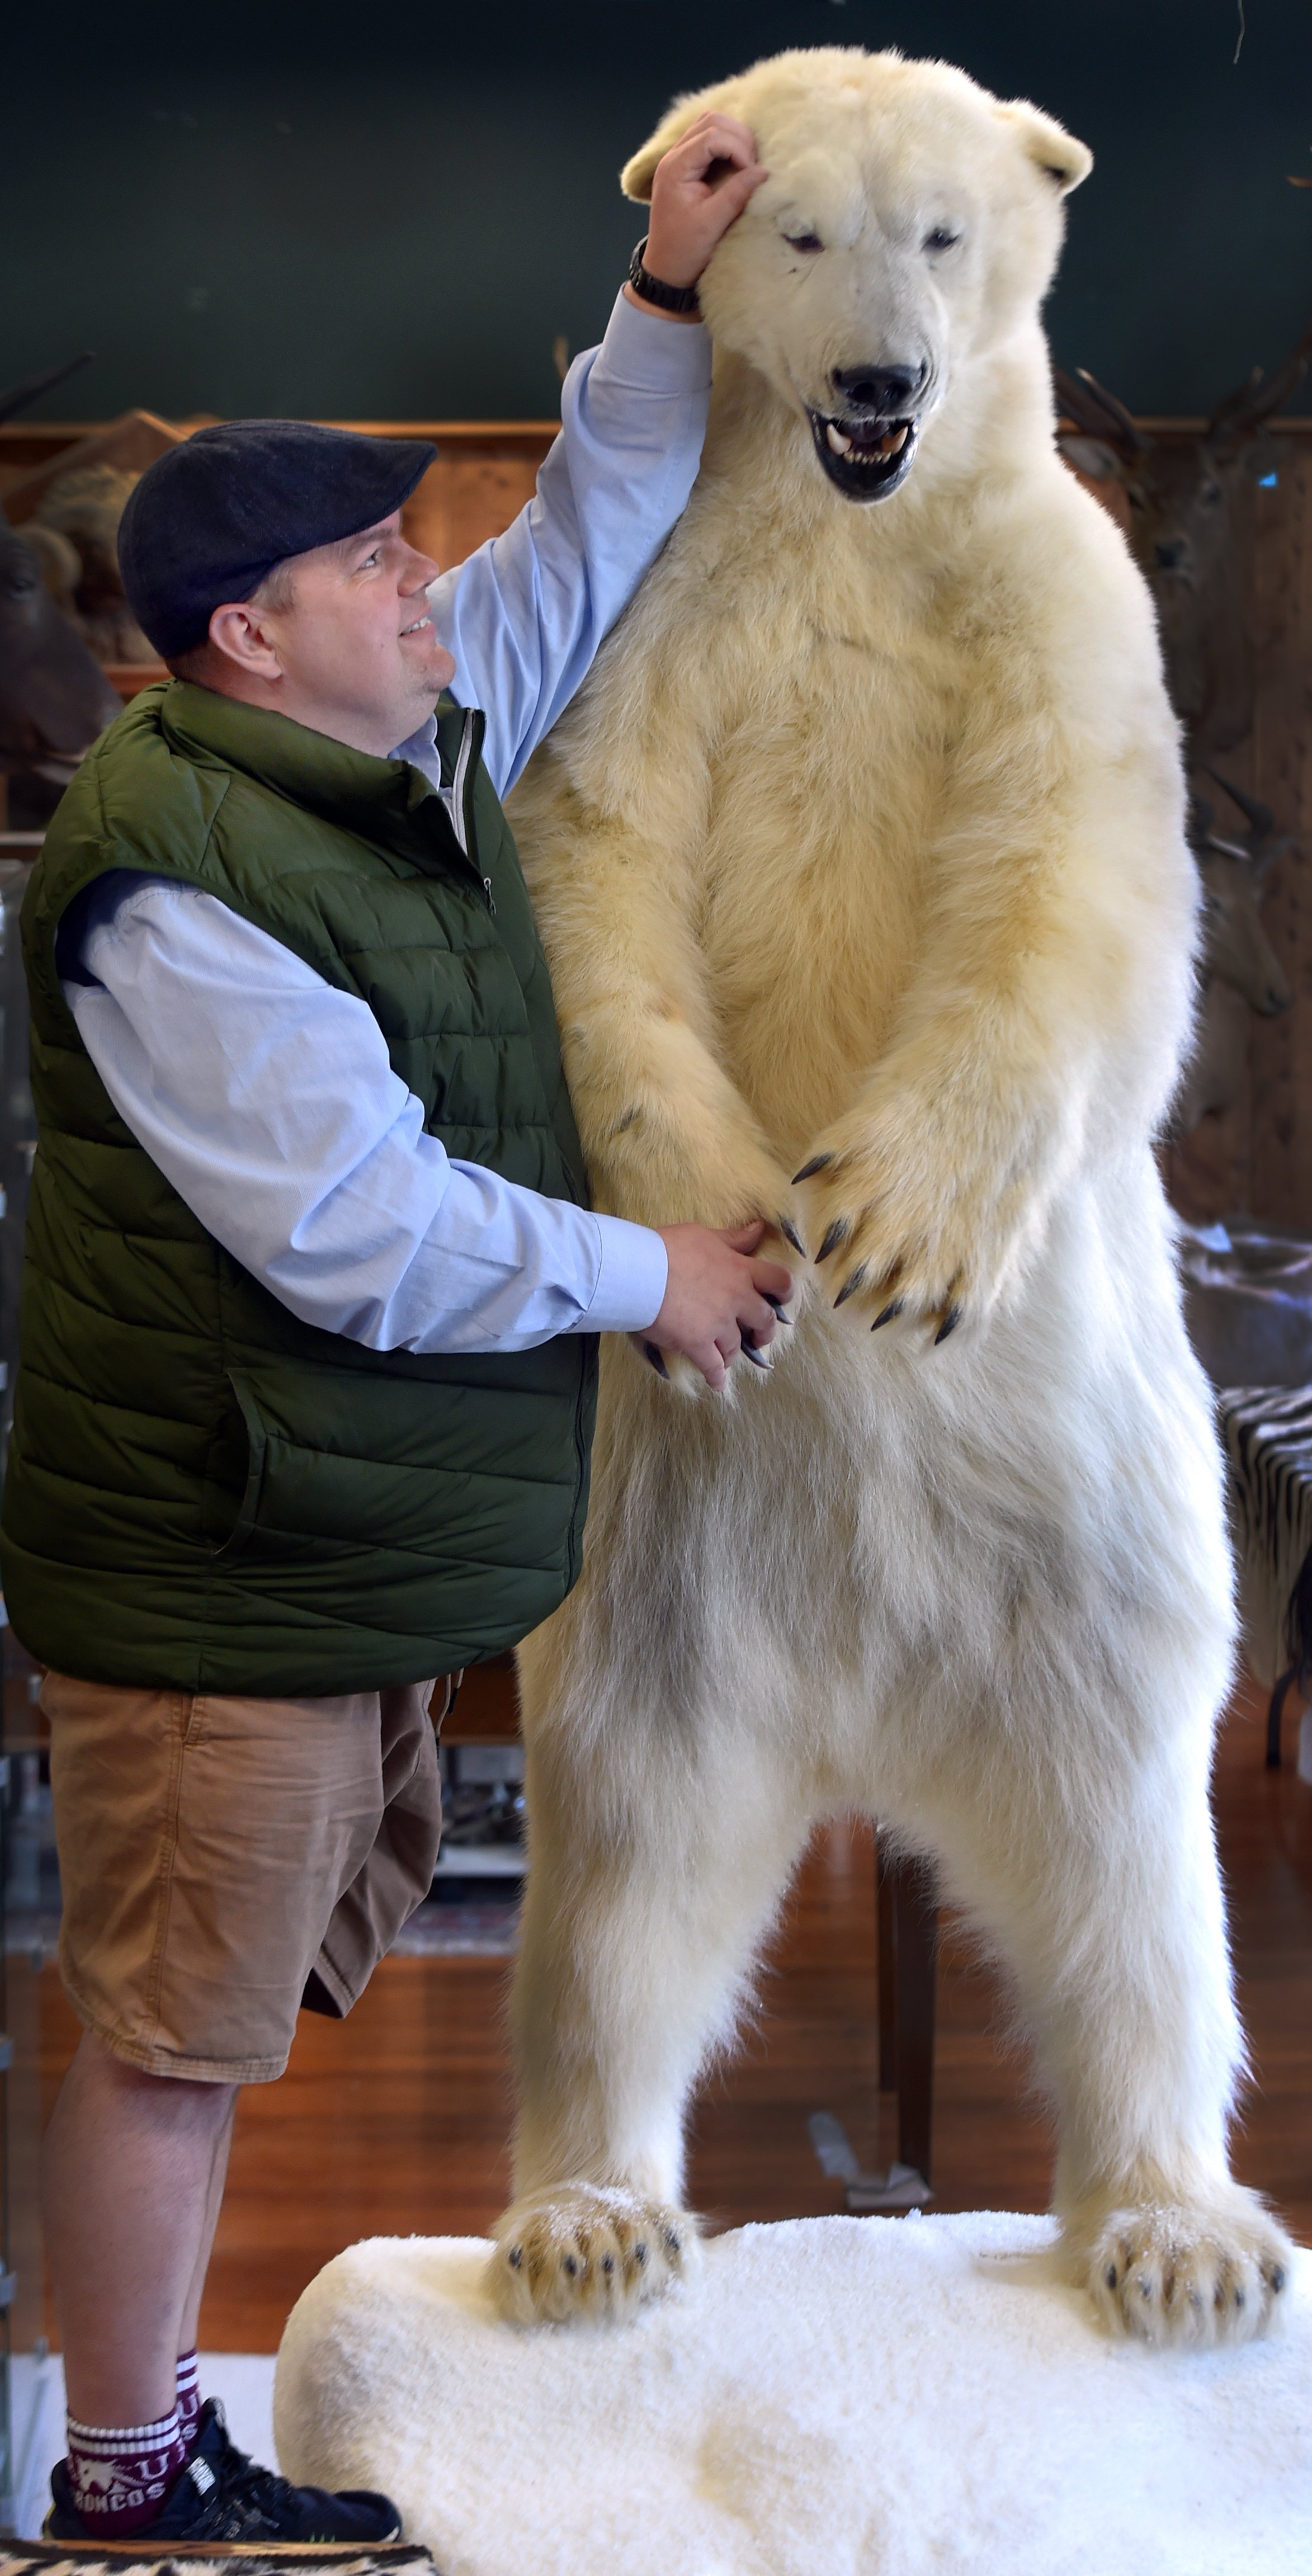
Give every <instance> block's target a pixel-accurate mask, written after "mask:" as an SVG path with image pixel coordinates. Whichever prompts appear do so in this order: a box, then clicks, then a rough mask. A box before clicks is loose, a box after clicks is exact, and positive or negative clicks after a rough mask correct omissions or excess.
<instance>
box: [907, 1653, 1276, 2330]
mask: <svg viewBox="0 0 1312 2576" xmlns="http://www.w3.org/2000/svg"><path fill="white" fill-rule="evenodd" d="M1069 1642H1070V1641H1069V1639H1068V1640H1067V1643H1068V1644H1069ZM1215 1642H1216V1640H1215V1639H1213V1640H1212V1643H1213V1644H1215ZM1117 1643H1118V1646H1119V1648H1120V1649H1121V1652H1122V1653H1124V1650H1125V1648H1126V1647H1128V1648H1129V1653H1128V1656H1126V1657H1125V1661H1124V1662H1123V1664H1122V1669H1121V1672H1120V1674H1119V1676H1118V1674H1117V1671H1116V1661H1117V1660H1118V1659H1119V1658H1117V1657H1114V1656H1113V1655H1112V1654H1109V1653H1108V1651H1107V1646H1108V1640H1107V1638H1106V1637H1105V1636H1104V1637H1103V1638H1102V1639H1101V1640H1099V1639H1096V1638H1094V1637H1092V1636H1090V1637H1089V1638H1088V1639H1087V1640H1085V1641H1084V1643H1083V1651H1081V1650H1080V1641H1079V1640H1077V1641H1076V1644H1077V1652H1076V1654H1075V1655H1074V1656H1072V1657H1070V1658H1069V1659H1068V1660H1067V1663H1066V1671H1067V1674H1068V1675H1070V1674H1071V1672H1072V1670H1073V1668H1074V1666H1075V1665H1077V1664H1080V1663H1083V1664H1084V1667H1085V1670H1086V1671H1087V1672H1088V1674H1089V1675H1090V1676H1091V1677H1092V1676H1095V1675H1096V1676H1097V1677H1098V1680H1099V1682H1100V1683H1101V1689H1100V1690H1098V1691H1097V1692H1095V1691H1093V1690H1088V1691H1087V1692H1086V1695H1085V1696H1084V1697H1083V1699H1082V1700H1080V1699H1078V1698H1076V1697H1075V1696H1074V1695H1072V1698H1071V1699H1070V1700H1067V1701H1066V1702H1065V1703H1064V1704H1062V1703H1059V1702H1058V1701H1057V1700H1055V1699H1052V1700H1049V1701H1048V1702H1047V1704H1046V1705H1044V1706H1039V1705H1037V1704H1036V1705H1033V1706H1032V1707H1031V1708H1030V1709H1029V1711H1028V1712H1025V1711H1023V1710H1021V1709H1018V1708H1017V1706H1016V1705H1015V1703H1014V1702H1012V1703H1011V1704H1010V1705H1009V1706H1008V1709H1007V1711H1006V1713H1005V1715H1004V1714H1003V1713H1001V1712H998V1713H997V1714H996V1715H995V1717H994V1721H993V1723H992V1724H987V1723H986V1724H984V1725H983V1726H981V1727H980V1728H979V1729H978V1734H977V1735H976V1738H975V1740H976V1742H977V1743H978V1742H979V1741H980V1739H981V1738H982V1739H983V1749H982V1751H981V1754H980V1758H979V1759H978V1761H977V1762H976V1763H975V1764H974V1765H973V1766H972V1763H971V1758H970V1754H969V1750H968V1748H967V1746H966V1745H965V1744H963V1745H962V1747H961V1752H962V1763H961V1768H960V1772H959V1774H958V1777H957V1779H956V1781H955V1783H954V1787H953V1792H952V1795H951V1799H950V1802H947V1801H945V1802H943V1803H942V1804H940V1805H939V1807H938V1813H937V1815H936V1816H935V1817H934V1818H933V1820H932V1821H931V1820H930V1819H928V1818H926V1817H922V1818H921V1819H920V1820H919V1827H918V1830H919V1831H920V1832H921V1833H922V1834H927V1835H928V1836H929V1837H930V1838H931V1839H932V1840H933V1841H934V1842H935V1843H936V1844H937V1846H938V1848H939V1849H940V1851H941V1852H942V1855H943V1859H944V1864H945V1875H946V1880H947V1884H948V1888H949V1891H950V1892H951V1893H952V1894H954V1895H956V1896H957V1897H959V1898H960V1899H962V1900H963V1901H964V1902H965V1904H966V1906H967V1908H968V1910H969V1911H970V1913H971V1914H972V1915H973V1916H974V1918H975V1920H976V1921H977V1922H978V1923H979V1924H980V1925H981V1926H982V1928H983V1929H984V1931H985V1933H986V1937H987V1938H988V1940H989V1942H990V1945H991V1946H993V1947H994V1948H996V1950H997V1951H999V1952H1000V1953H1001V1954H1002V1956H1003V1958H1004V1959H1005V1960H1006V1961H1007V1962H1008V1963H1009V1965H1010V1967H1011V1969H1012V1972H1013V1974H1014V1976H1015V1979H1016V1983H1017V1985H1018V1988H1019V1992H1020V1999H1021V2003H1022V2006H1023V2009H1024V2013H1025V2017H1026V2019H1027V2020H1028V2022H1029V2024H1030V2027H1031V2029H1032V2030H1033V2032H1034V2034H1035V2036H1036V2040H1037V2053H1038V2065H1039V2072H1040V2075H1041V2078H1042V2080H1043V2082H1044V2085H1045V2087H1046V2089H1047V2090H1048V2092H1049V2094H1050V2096H1051V2098H1052V2099H1053V2100H1054V2102H1055V2105H1056V2109H1057V2113H1058V2122H1059V2134H1060V2151H1059V2157H1058V2166H1057V2177H1056V2195H1055V2196H1056V2203H1057V2207H1058V2210H1059V2212H1060V2214H1061V2216H1062V2219H1063V2222H1064V2244H1065V2250H1066V2254H1067V2257H1068V2260H1069V2265H1070V2270H1071V2276H1072V2278H1073V2279H1075V2280H1076V2281H1077V2282H1078V2283H1079V2284H1080V2285H1081V2286H1083V2287H1085V2288H1087V2289H1088V2290H1089V2291H1090V2292H1091V2294H1092V2296H1093V2297H1094V2299H1095V2301H1096V2303H1097V2305H1098V2307H1099V2309H1100V2311H1101V2313H1102V2315H1103V2317H1104V2319H1105V2321H1106V2322H1107V2323H1108V2324H1109V2325H1110V2326H1112V2327H1113V2328H1115V2329H1116V2330H1118V2331H1122V2332H1126V2333H1129V2334H1133V2335H1136V2336H1139V2337H1141V2338H1143V2339H1145V2340H1147V2341H1149V2342H1154V2343H1162V2344H1166V2343H1190V2344H1212V2343H1223V2342H1226V2343H1233V2342H1240V2341H1244V2340H1246V2339H1247V2338H1248V2337H1250V2336H1251V2335H1253V2334H1257V2333H1260V2332H1261V2331H1262V2330H1263V2328H1264V2327H1265V2325H1266V2324H1267V2322H1268V2321H1269V2319H1270V2316H1271V2314H1272V2311H1273V2308H1274V2307H1275V2305H1276V2304H1277V2303H1278V2301H1279V2298H1280V2295H1281V2293H1282V2291H1283V2290H1284V2288H1285V2285H1286V2283H1287V2281H1288V2279H1289V2275H1290V2248H1289V2243H1288V2240H1287V2238H1286V2237H1285V2236H1284V2234H1283V2233H1282V2231H1281V2229H1280V2228H1279V2226H1278V2225H1277V2224H1276V2223H1275V2222H1274V2221H1273V2220H1272V2219H1271V2218H1270V2217H1269V2216H1268V2214H1267V2212H1266V2210H1265V2209H1264V2208H1263V2206H1262V2203H1261V2202H1260V2200H1259V2199H1258V2198H1257V2196H1256V2194H1254V2193H1252V2192H1249V2191H1246V2190H1243V2189H1242V2188H1241V2187H1240V2186H1239V2185H1238V2184H1236V2183H1235V2182H1233V2181H1232V2180H1231V2179H1230V2176H1229V2172H1228V2168H1227V2161H1226V2144H1225V2141H1226V2127H1227V2121H1228V2117H1229V2113H1230V2108H1231V2104H1232V2100H1233V2095H1234V2089H1235V2082H1236V2077H1237V2074H1238V2072H1239V2069H1240V2067H1241V2064H1242V2054H1243V2050H1242V2038H1241V2034H1240V2030H1239V2024H1238V2019H1237V2015H1236V2011H1235V2006H1234V2000H1233V1995H1232V1991H1231V1982H1230V1967H1229V1959H1228V1956H1227V1948H1226V1937H1225V1921H1224V1908H1223V1900H1222V1894H1221V1886H1220V1878H1219V1873H1218V1869H1217V1863H1216V1854H1215V1847H1214V1842H1213V1833H1212V1823H1211V1816H1210V1812H1209V1806H1208V1794H1207V1792H1208V1769H1209V1760H1210V1746H1211V1712H1212V1700H1213V1696H1214V1694H1213V1691H1212V1688H1211V1687H1210V1685H1209V1680H1208V1674H1207V1667H1208V1665H1209V1663H1211V1664H1213V1665H1214V1664H1215V1661H1216V1657H1215V1656H1214V1654H1211V1653H1210V1652H1209V1650H1208V1641H1207V1639H1206V1637H1203V1638H1201V1639H1200V1638H1199V1637H1198V1635H1197V1634H1195V1635H1194V1636H1193V1637H1188V1636H1186V1635H1185V1634H1184V1633H1183V1628H1181V1630H1180V1631H1178V1632H1177V1636H1176V1638H1175V1640H1174V1641H1170V1640H1168V1639H1166V1638H1165V1637H1163V1636H1162V1635H1161V1634H1160V1633H1159V1634H1158V1635H1157V1637H1156V1638H1153V1637H1152V1636H1151V1635H1150V1633H1149V1631H1148V1628H1147V1625H1146V1623H1145V1624H1144V1625H1142V1626H1141V1627H1140V1628H1139V1630H1138V1632H1137V1635H1135V1636H1132V1637H1130V1638H1126V1637H1125V1636H1124V1634H1123V1635H1122V1638H1121V1639H1120V1640H1119V1641H1117ZM1051 1669H1052V1664H1051V1661H1049V1663H1048V1670H1049V1672H1051ZM1118 1678H1119V1681H1120V1684H1121V1687H1120V1688H1118V1687H1117V1684H1118ZM1191 1700H1192V1707H1191V1705H1190V1702H1191ZM978 1714H979V1713H978V1712H977V1716H978ZM910 1821H911V1820H910V1819H908V1822H910Z"/></svg>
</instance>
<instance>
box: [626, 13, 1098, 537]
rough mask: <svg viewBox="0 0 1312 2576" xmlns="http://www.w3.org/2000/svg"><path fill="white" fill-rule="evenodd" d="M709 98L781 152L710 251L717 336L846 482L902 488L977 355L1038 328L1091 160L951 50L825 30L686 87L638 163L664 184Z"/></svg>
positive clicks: (637, 187) (709, 296) (867, 496)
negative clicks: (889, 45) (968, 69)
mask: <svg viewBox="0 0 1312 2576" xmlns="http://www.w3.org/2000/svg"><path fill="white" fill-rule="evenodd" d="M707 108H721V109H724V110H726V111H727V112H728V113H729V114H730V115H732V116H736V117H740V118H741V119H742V120H743V122H744V123H745V124H747V125H749V126H750V127H751V129H752V131H753V133H754V134H755V136H756V139H757V147H758V150H759V153H760V157H761V160H762V161H763V162H764V164H765V165H766V167H767V169H768V170H769V172H770V176H769V179H768V180H767V181H766V182H765V183H764V185H763V186H762V187H760V188H759V189H758V190H757V192H756V194H755V196H754V197H753V198H752V200H751V202H750V204H749V205H748V207H747V209H746V212H745V213H744V214H743V215H742V216H741V217H740V218H739V220H738V222H737V223H736V224H734V225H733V226H732V227H731V229H730V231H729V232H728V233H727V234H726V236H725V238H724V240H723V241H722V242H721V243H720V245H719V247H718V249H717V250H716V252H715V254H714V256H713V258H712V259H711V261H710V263H709V265H708V267H707V269H706V271H705V274H704V276H703V278H702V281H701V289H700V292H701V303H702V311H703V313H704V315H705V318H706V321H707V323H708V325H709V327H710V330H711V332H712V334H713V336H714V338H715V340H716V342H717V344H718V345H719V346H720V347H722V348H725V349H730V350H733V351H736V352H737V354H738V355H739V356H740V357H742V358H744V359H746V360H747V361H748V363H749V364H750V365H751V366H752V367H753V368H755V369H756V371H757V372H758V374H760V375H762V376H764V377H765V378H766V379H767V381H768V382H769V384H770V385H771V386H772V387H773V388H774V391H775V393H776V394H777V395H778V397H779V398H780V400H781V401H782V402H783V403H784V404H786V405H787V407H788V409H789V410H790V411H791V412H792V413H794V414H795V416H796V418H797V421H798V423H799V427H800V428H801V430H802V432H803V435H804V436H808V437H809V439H810V441H811V444H812V446H813V449H814V457H815V460H816V463H815V468H814V469H813V470H818V471H820V472H823V473H824V474H825V475H827V476H828V478H829V481H830V483H831V484H832V485H833V487H834V489H835V490H836V491H837V492H839V493H841V494H842V495H843V497H844V499H845V500H849V501H882V500H887V499H888V498H889V497H890V495H891V494H893V493H894V492H896V491H897V490H898V489H899V488H900V486H901V485H902V484H904V483H905V482H906V480H907V478H908V476H909V475H910V474H911V473H912V471H913V469H914V466H915V462H916V456H917V451H918V448H919V445H920V441H921V438H922V436H923V435H924V434H925V433H926V432H927V430H929V429H930V426H931V424H932V423H933V421H934V418H935V415H936V414H937V413H939V412H940V411H941V410H942V407H943V404H944V401H945V399H946V396H947V394H948V391H949V388H952V389H953V390H955V389H956V386H957V384H958V382H959V380H960V379H961V378H962V377H963V376H965V375H967V374H968V373H969V371H970V370H971V368H972V367H973V366H975V365H976V364H977V362H978V361H979V360H981V359H982V358H984V357H986V356H988V355H989V354H991V353H992V352H994V351H996V350H998V349H1000V348H1001V347H1002V346H1004V344H1007V343H1014V342H1015V341H1016V338H1017V335H1018V334H1024V335H1027V340H1026V345H1027V350H1028V353H1029V355H1030V357H1031V358H1034V357H1035V356H1036V355H1037V351H1038V346H1039V344H1038V340H1037V318H1036V317H1037V313H1038V307H1039V304H1040V301H1041V299H1042V296H1043V293H1044V290H1045V288H1046V286H1047V284H1048V281H1049V279H1050V278H1051V276H1052V273H1053V270H1054V268H1055V266H1056V262H1057V256H1058V252H1059V250H1060V247H1061V241H1062V232H1063V214H1062V206H1063V200H1064V199H1065V197H1066V196H1067V194H1068V192H1069V191H1070V190H1071V189H1072V188H1074V187H1077V186H1078V185H1079V182H1080V180H1081V179H1083V178H1084V177H1085V176H1086V174H1087V172H1088V171H1089V169H1090V168H1091V167H1092V161H1091V156H1090V154H1089V153H1088V151H1087V150H1086V149H1085V146H1084V145H1083V144H1082V143H1077V142H1075V141H1074V140H1073V138H1072V137H1071V136H1070V135H1069V134H1066V133H1064V132H1063V130H1062V128H1061V126H1060V125H1058V124H1056V123H1055V121H1054V120H1053V118H1051V117H1049V116H1045V115H1044V114H1043V113H1042V112H1041V110H1040V109H1038V108H1036V107H1031V106H1030V105H1029V104H1028V103H1027V102H1026V101H1024V100H1016V99H1013V100H1007V101H1003V100H1000V99H996V98H993V97H992V96H990V94H989V92H988V91H987V90H984V89H980V88H979V87H978V86H977V84H976V83H975V82H974V81H972V80H969V79H968V78H967V76H966V74H965V73H964V72H960V71H954V70H953V69H952V68H951V67H950V66H949V65H948V64H946V63H933V62H908V61H905V60H904V59H903V58H902V56H901V55H899V54H895V53H882V54H867V53H864V52H862V51H861V50H860V49H859V48H856V47H852V48H850V49H849V48H840V47H837V46H830V47H817V48H816V49H815V50H814V51H809V52H796V53H787V54H778V55H775V56H774V57H773V58H772V59H770V60H768V61H765V62H761V63H757V64H755V65H754V67H753V68H752V69H751V70H750V71H746V72H743V73H741V74H740V75H739V76H738V77H737V78H735V79H732V80H727V81H720V82H718V83H717V84H716V86H715V87H714V88H712V89H706V90H701V91H698V92H697V93H696V94H695V95H694V96H691V97H686V98H681V99H679V100H677V101H676V102H675V104H674V106H673V107H672V108H671V109H670V111H669V113H668V115H667V116H665V117H664V118H663V119H662V122H661V123H660V125H659V126H658V127H657V129H656V132H655V133H654V134H653V135H652V137H651V140H650V141H649V142H648V143H646V144H644V146H643V148H642V150H641V151H640V152H638V153H635V155H634V157H633V159H632V160H631V161H630V162H629V164H628V166H627V168H626V169H625V171H624V173H623V182H622V184H623V186H624V188H625V190H626V192H627V194H628V195H629V196H631V197H635V198H638V199H640V200H646V199H647V198H649V197H650V195H651V186H652V178H653V175H654V173H655V169H656V164H657V162H658V161H659V160H660V158H661V155H662V153H664V152H667V151H668V150H669V148H670V146H671V145H672V144H673V143H676V142H677V141H678V139H679V137H680V135H681V134H682V133H684V131H685V130H686V128H687V127H688V126H689V125H690V124H691V123H692V121H693V119H694V118H695V117H697V116H699V115H701V114H702V112H703V111H704V110H705V109H707Z"/></svg>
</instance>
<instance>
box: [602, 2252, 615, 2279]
mask: <svg viewBox="0 0 1312 2576" xmlns="http://www.w3.org/2000/svg"><path fill="white" fill-rule="evenodd" d="M601 2268H602V2270H603V2272H604V2273H605V2275H606V2278H607V2280H609V2279H610V2276H611V2274H612V2272H613V2271H614V2269H615V2257H614V2255H613V2254H603V2255H602V2258H601Z"/></svg>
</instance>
